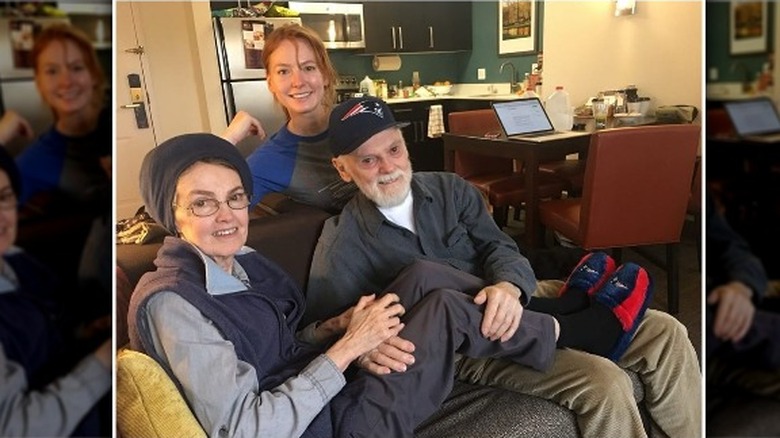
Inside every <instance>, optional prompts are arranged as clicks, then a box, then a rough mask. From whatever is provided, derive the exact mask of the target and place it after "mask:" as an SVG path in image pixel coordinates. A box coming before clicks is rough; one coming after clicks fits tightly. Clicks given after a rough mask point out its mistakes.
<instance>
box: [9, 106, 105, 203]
mask: <svg viewBox="0 0 780 438" xmlns="http://www.w3.org/2000/svg"><path fill="white" fill-rule="evenodd" d="M112 145H113V136H112V123H111V111H110V110H109V109H105V110H103V111H102V112H101V114H100V119H99V120H98V126H97V128H96V129H95V130H94V131H92V132H91V133H89V134H87V135H85V136H81V137H69V136H66V135H63V134H61V133H60V132H58V131H57V130H56V129H54V127H52V128H51V129H49V130H48V131H47V132H45V133H44V134H43V135H41V136H40V137H39V138H38V140H36V141H35V142H34V143H33V144H31V145H30V146H28V147H27V148H25V149H24V150H23V151H22V152H21V153H20V154H19V156H18V157H17V158H16V164H17V166H19V173H20V174H21V177H22V193H21V194H20V195H19V203H20V204H24V203H26V202H27V201H29V200H30V198H32V197H33V196H35V195H37V194H38V193H41V192H51V191H58V192H61V193H62V194H65V195H66V196H68V197H69V198H71V199H74V200H77V201H79V202H82V203H85V204H91V205H95V207H96V208H97V209H98V211H100V212H102V211H103V208H102V207H105V206H110V202H111V180H110V179H109V178H108V175H106V172H105V171H104V170H103V168H102V167H101V164H100V159H101V158H102V157H108V156H111V150H112Z"/></svg>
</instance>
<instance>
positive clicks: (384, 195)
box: [355, 166, 412, 208]
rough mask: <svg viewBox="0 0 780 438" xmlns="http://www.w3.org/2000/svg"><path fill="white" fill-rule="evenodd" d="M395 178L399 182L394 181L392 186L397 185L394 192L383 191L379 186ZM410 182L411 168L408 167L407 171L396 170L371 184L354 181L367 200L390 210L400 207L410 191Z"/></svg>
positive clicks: (381, 186)
mask: <svg viewBox="0 0 780 438" xmlns="http://www.w3.org/2000/svg"><path fill="white" fill-rule="evenodd" d="M396 178H401V179H400V181H396V182H395V183H394V184H396V185H398V187H396V188H395V189H394V190H392V191H388V190H383V188H384V186H383V185H382V184H380V182H383V181H392V180H394V179H396ZM411 182H412V168H411V166H409V168H408V169H407V170H405V171H404V170H400V169H399V170H396V171H395V172H393V173H391V174H389V175H383V176H381V177H379V178H377V179H376V180H374V181H373V182H371V183H368V184H362V183H359V182H357V181H355V184H357V186H358V188H359V189H360V191H361V192H363V194H364V195H366V197H367V198H368V199H370V200H371V201H373V202H374V204H376V205H377V206H378V207H380V208H391V207H395V206H397V205H400V204H401V203H402V202H403V201H404V199H406V195H408V194H409V190H411ZM399 183H400V184H399Z"/></svg>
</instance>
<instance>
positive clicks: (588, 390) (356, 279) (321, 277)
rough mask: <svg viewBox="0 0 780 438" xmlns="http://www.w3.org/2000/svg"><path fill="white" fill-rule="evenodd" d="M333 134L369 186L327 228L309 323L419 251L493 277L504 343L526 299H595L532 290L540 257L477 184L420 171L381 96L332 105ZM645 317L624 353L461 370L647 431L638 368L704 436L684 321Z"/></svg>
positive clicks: (677, 433) (385, 369)
mask: <svg viewBox="0 0 780 438" xmlns="http://www.w3.org/2000/svg"><path fill="white" fill-rule="evenodd" d="M329 131H330V140H331V141H330V145H331V152H332V153H333V156H334V158H333V160H332V163H333V165H334V167H335V168H336V170H337V171H338V172H339V174H340V176H341V178H342V179H343V180H344V181H346V182H352V181H354V182H355V183H356V184H357V186H358V187H359V189H360V193H358V194H357V195H356V196H355V197H354V198H353V199H352V200H351V201H350V202H349V203H348V204H347V206H346V207H345V208H344V210H343V211H342V213H341V214H340V215H339V216H337V217H334V218H331V219H330V220H329V221H328V222H326V224H325V226H324V228H323V232H322V236H321V237H320V241H319V243H318V245H317V249H316V250H315V254H314V260H313V262H312V268H311V273H310V279H309V285H308V290H307V300H308V303H307V304H308V305H307V309H308V310H307V314H306V316H305V322H312V321H317V320H322V319H325V318H326V317H328V316H332V315H335V314H337V313H338V312H339V311H340V310H342V309H344V308H346V307H349V306H350V305H353V304H354V302H356V300H357V299H358V297H359V296H361V295H362V294H364V293H369V292H370V291H380V290H383V289H384V288H385V287H386V286H387V285H388V284H389V283H390V282H391V281H392V279H393V278H394V276H395V275H396V274H397V273H398V272H400V271H401V270H402V269H403V268H404V267H405V266H407V265H409V264H410V263H412V262H413V261H415V260H417V259H427V260H431V261H435V262H438V263H442V264H447V265H450V266H454V267H456V268H458V269H461V270H463V271H466V272H468V273H470V274H473V275H476V276H478V277H480V278H482V279H483V280H485V281H486V283H487V284H489V286H487V287H485V288H483V289H482V290H481V291H479V292H478V293H476V294H475V296H474V302H475V303H476V304H478V305H482V306H484V315H483V321H482V327H481V330H482V333H483V335H484V336H485V337H488V338H490V339H492V340H499V341H503V340H505V339H508V337H510V336H511V335H512V333H514V331H515V330H517V327H518V326H519V325H520V324H522V323H523V322H522V314H523V309H524V307H526V308H529V309H532V310H539V311H548V312H550V313H554V314H555V315H556V317H559V316H561V314H565V313H567V312H568V311H569V310H572V309H577V308H580V307H582V306H586V305H587V303H588V302H590V300H591V299H592V297H591V293H592V292H593V291H589V292H588V293H587V294H583V293H580V294H573V293H572V294H569V293H565V290H562V291H561V296H560V297H559V298H557V299H554V300H547V301H546V300H545V299H543V298H533V299H531V296H532V295H533V294H534V291H535V290H536V289H537V282H536V279H535V277H534V273H533V271H532V269H531V267H530V264H529V263H528V261H527V259H526V258H525V257H523V255H522V254H520V253H519V251H518V248H517V246H516V244H515V243H514V241H512V239H510V238H509V237H508V236H506V235H505V234H504V233H502V232H501V230H500V229H499V228H498V227H497V226H496V225H495V224H494V223H493V222H492V219H491V218H490V216H489V214H488V213H487V210H486V207H485V205H484V203H483V202H482V200H481V197H480V196H479V194H478V192H477V191H476V189H474V188H472V187H471V186H470V185H469V184H468V183H467V182H465V181H463V180H462V179H460V178H459V177H457V176H455V175H452V174H446V173H417V174H412V168H411V162H410V161H409V155H408V152H407V149H406V144H405V143H404V140H403V136H402V134H401V130H400V127H399V124H398V123H396V122H395V120H394V119H393V116H392V112H391V111H390V109H389V108H388V107H387V105H385V103H384V102H382V101H381V100H377V99H374V98H357V99H351V100H348V101H346V102H343V103H342V104H340V105H339V106H338V107H336V108H335V109H334V110H333V112H332V114H331V117H330V125H329ZM598 269H602V270H603V272H597V274H599V275H601V274H605V273H606V271H607V270H608V269H610V268H609V263H604V264H602V265H600V267H599V268H598ZM534 303H536V304H534ZM550 304H554V305H550ZM638 314H639V315H641V312H640V313H638ZM634 315H637V313H634ZM628 319H631V318H630V317H629V318H628ZM636 319H637V321H625V322H623V321H621V322H623V323H624V324H623V325H624V327H626V326H627V327H631V326H632V325H634V328H636V325H638V329H636V333H635V334H634V333H633V332H631V331H628V332H627V333H629V335H633V336H627V337H624V339H623V340H624V341H625V344H626V345H624V346H623V347H624V353H623V352H618V353H622V354H614V355H612V354H607V355H606V356H608V357H611V358H612V359H614V360H615V362H613V361H610V360H608V359H605V358H603V357H599V356H596V355H593V354H588V353H584V352H581V351H576V350H570V349H559V350H558V351H557V353H556V358H555V361H554V363H553V366H552V368H551V369H549V370H547V371H545V372H539V371H534V370H531V369H529V368H527V367H523V366H518V365H515V364H510V363H508V362H505V361H501V360H484V359H480V360H477V359H471V358H465V357H464V358H461V359H460V363H459V364H458V378H459V379H461V380H463V381H467V382H471V383H479V384H485V385H490V386H498V387H503V388H506V389H509V390H514V391H518V392H522V393H526V394H531V395H535V396H539V397H542V398H545V399H549V400H552V401H554V402H556V403H559V404H561V405H563V406H566V407H568V408H570V409H572V410H573V411H574V412H575V413H576V414H577V418H578V424H579V428H580V431H581V433H582V435H583V436H586V437H595V436H636V437H642V436H646V432H645V430H644V427H643V425H642V420H641V417H640V413H639V410H638V408H637V406H636V403H635V400H634V397H633V390H632V387H631V383H630V380H629V379H628V377H627V374H626V373H625V372H624V371H623V369H622V368H625V369H630V370H634V371H636V372H638V373H639V374H640V376H641V378H642V381H643V382H644V384H645V402H646V405H647V408H648V409H649V411H650V412H651V414H652V416H653V419H654V420H655V422H656V423H657V424H658V425H659V426H660V427H661V429H662V430H663V431H664V432H665V433H666V434H667V435H669V436H670V437H696V436H700V434H701V429H700V409H701V406H700V387H701V375H700V371H699V367H698V361H697V359H696V354H695V352H694V350H693V347H692V345H691V344H690V341H689V340H688V338H687V333H686V330H685V328H684V326H682V325H681V324H680V323H679V322H678V321H677V320H675V319H674V318H672V317H670V316H668V315H666V314H664V313H661V312H656V311H648V312H647V313H646V315H645V317H644V319H643V320H642V321H641V323H639V321H638V319H639V318H636ZM586 335H587V334H586ZM625 338H627V339H625ZM629 342H630V344H629ZM559 345H561V343H560V342H559ZM615 352H616V351H612V353H615ZM413 354H414V345H412V344H411V343H410V342H408V341H407V340H404V339H401V338H399V337H394V338H391V339H390V340H388V341H387V342H385V343H384V344H382V345H381V346H380V347H379V348H377V349H375V350H374V351H373V352H371V353H369V354H366V355H364V356H362V357H361V358H360V360H359V361H358V362H359V364H360V365H361V366H363V367H364V368H366V369H368V370H370V371H372V372H375V373H380V374H381V373H390V372H403V371H404V370H405V369H406V367H407V366H408V365H410V364H412V363H413V362H414V355H413Z"/></svg>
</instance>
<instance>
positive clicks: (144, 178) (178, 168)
mask: <svg viewBox="0 0 780 438" xmlns="http://www.w3.org/2000/svg"><path fill="white" fill-rule="evenodd" d="M204 159H221V160H224V161H226V162H227V163H229V164H230V165H231V166H232V167H233V168H234V169H235V170H236V171H237V172H238V174H239V176H240V177H241V183H242V184H243V185H244V190H246V193H247V196H248V197H249V198H250V199H251V198H252V173H251V172H250V170H249V165H247V163H246V160H245V159H244V157H243V156H241V153H240V152H239V151H238V149H237V148H236V147H235V146H233V145H232V144H231V143H230V142H228V141H227V140H225V139H223V138H222V137H218V136H216V135H214V134H206V133H197V134H184V135H179V136H176V137H173V138H171V139H169V140H166V141H164V142H162V143H161V144H160V145H159V146H157V147H156V148H154V149H152V150H151V151H149V153H147V154H146V157H144V161H143V164H141V175H140V180H141V197H142V198H143V200H144V205H145V206H146V211H147V213H149V215H150V216H151V217H152V219H154V220H155V221H157V223H159V224H160V225H162V226H163V227H165V228H166V229H167V230H168V231H170V232H171V233H172V234H174V235H175V234H177V231H176V221H175V216H174V214H173V198H174V196H175V195H176V183H177V182H178V181H179V176H180V175H181V174H182V173H183V172H184V171H185V170H187V169H188V168H189V167H190V166H192V165H193V164H195V163H197V162H198V161H202V160H204Z"/></svg>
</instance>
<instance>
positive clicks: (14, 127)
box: [0, 110, 34, 145]
mask: <svg viewBox="0 0 780 438" xmlns="http://www.w3.org/2000/svg"><path fill="white" fill-rule="evenodd" d="M33 135H34V133H33V129H32V127H31V126H30V124H29V123H28V122H27V120H25V119H24V118H23V117H22V116H20V115H19V114H18V113H16V112H15V111H12V110H8V111H6V112H5V114H3V117H2V118H0V144H1V145H7V144H8V143H9V142H10V141H12V140H14V139H15V138H17V137H24V138H26V139H32V138H33Z"/></svg>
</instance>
